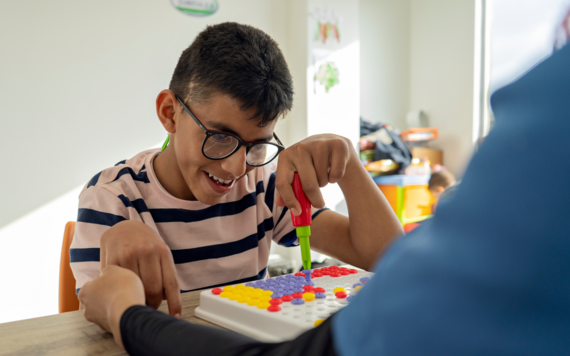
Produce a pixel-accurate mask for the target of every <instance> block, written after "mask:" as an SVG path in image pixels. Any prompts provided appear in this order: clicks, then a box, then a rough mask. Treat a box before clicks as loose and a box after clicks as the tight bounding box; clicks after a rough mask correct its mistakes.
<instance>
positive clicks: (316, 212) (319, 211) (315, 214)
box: [311, 208, 330, 220]
mask: <svg viewBox="0 0 570 356" xmlns="http://www.w3.org/2000/svg"><path fill="white" fill-rule="evenodd" d="M325 210H330V209H329V208H322V209H321V210H318V211H315V213H314V214H313V216H311V219H312V220H315V218H316V217H317V215H319V214H320V213H322V212H323V211H325Z"/></svg>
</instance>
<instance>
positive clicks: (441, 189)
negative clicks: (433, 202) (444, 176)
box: [435, 185, 445, 193]
mask: <svg viewBox="0 0 570 356" xmlns="http://www.w3.org/2000/svg"><path fill="white" fill-rule="evenodd" d="M444 190H445V188H444V187H442V186H441V185H439V186H437V187H435V191H436V192H438V193H443V191H444Z"/></svg>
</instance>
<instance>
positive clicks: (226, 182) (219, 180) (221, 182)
mask: <svg viewBox="0 0 570 356" xmlns="http://www.w3.org/2000/svg"><path fill="white" fill-rule="evenodd" d="M204 173H206V174H207V175H208V178H209V179H210V180H211V181H213V182H214V183H216V184H217V185H221V186H224V187H231V186H232V185H233V182H234V181H235V179H222V178H218V177H216V176H215V175H213V174H212V173H210V172H204Z"/></svg>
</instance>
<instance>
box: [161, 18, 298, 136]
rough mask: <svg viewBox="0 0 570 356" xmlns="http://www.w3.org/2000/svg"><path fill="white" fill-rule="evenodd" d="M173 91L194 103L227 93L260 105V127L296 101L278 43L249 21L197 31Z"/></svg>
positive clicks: (246, 105) (248, 105) (176, 71)
mask: <svg viewBox="0 0 570 356" xmlns="http://www.w3.org/2000/svg"><path fill="white" fill-rule="evenodd" d="M169 89H170V90H172V91H173V92H174V93H176V94H177V95H178V96H179V97H180V98H182V99H190V101H191V102H200V101H202V100H205V99H207V98H208V97H209V95H211V94H212V93H216V92H218V93H223V94H228V95H230V96H231V97H232V98H234V99H237V100H239V101H240V102H241V109H242V110H248V109H249V108H252V107H255V108H256V109H257V111H256V113H255V115H254V116H253V117H252V119H259V120H260V122H259V126H264V125H265V124H267V123H268V122H270V121H272V120H275V119H276V118H277V117H278V116H279V115H280V114H285V113H287V112H288V111H289V110H291V107H292V105H293V80H292V78H291V73H289V68H288V67H287V63H286V62H285V58H284V57H283V54H282V53H281V50H279V46H278V45H277V43H276V42H275V41H274V40H273V39H272V38H271V37H269V36H268V35H267V34H266V33H264V32H263V31H261V30H258V29H256V28H254V27H251V26H248V25H241V24H238V23H235V22H224V23H221V24H217V25H213V26H208V27H206V29H205V30H204V31H202V32H200V33H199V34H198V36H197V37H196V39H195V40H194V42H192V44H191V45H190V47H188V48H187V49H186V50H185V51H184V52H182V55H181V56H180V59H179V60H178V64H177V65H176V68H175V69H174V74H173V75H172V80H171V81H170V88H169Z"/></svg>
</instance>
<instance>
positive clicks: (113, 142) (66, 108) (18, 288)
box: [0, 0, 306, 322]
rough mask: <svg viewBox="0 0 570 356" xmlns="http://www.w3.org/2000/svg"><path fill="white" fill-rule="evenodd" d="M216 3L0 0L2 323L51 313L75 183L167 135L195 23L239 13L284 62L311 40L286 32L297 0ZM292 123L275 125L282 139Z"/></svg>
mask: <svg viewBox="0 0 570 356" xmlns="http://www.w3.org/2000/svg"><path fill="white" fill-rule="evenodd" d="M296 2H297V3H303V1H296ZM219 3H220V9H219V11H218V12H217V13H216V14H215V15H213V16H211V17H205V18H195V17H190V16H187V15H184V14H182V13H179V12H178V11H177V10H175V9H174V8H173V7H172V6H171V5H170V2H169V1H167V0H164V1H160V2H158V1H155V2H145V3H144V6H143V5H141V3H140V2H137V1H132V0H131V1H127V0H124V1H120V2H119V1H98V2H96V3H93V2H91V3H86V2H76V1H66V0H57V1H56V0H54V1H50V2H45V1H40V0H30V1H26V2H16V1H13V2H7V1H4V2H0V43H1V44H2V49H1V51H2V56H1V57H0V64H1V65H0V78H2V79H1V80H0V107H1V108H2V116H1V119H0V145H1V148H2V151H3V152H4V157H3V164H4V166H3V167H4V168H3V170H2V172H3V174H2V175H1V176H0V197H1V199H0V246H2V248H1V249H0V270H1V271H2V272H0V290H1V291H2V292H3V293H0V322H6V321H11V320H17V319H22V318H31V317H37V316H42V315H48V314H54V313H57V293H58V279H59V275H58V271H59V259H60V251H61V242H62V238H63V229H64V224H65V222H66V221H69V220H74V219H75V218H76V211H77V210H76V209H77V205H76V204H77V196H78V192H79V188H80V187H81V186H82V185H83V184H84V183H85V182H86V181H87V180H89V179H90V178H91V177H92V176H93V175H95V174H96V173H97V172H98V171H100V170H101V169H103V168H106V167H108V166H111V165H113V164H115V163H116V162H118V161H120V160H122V159H125V158H128V157H131V156H133V155H134V154H136V153H137V152H139V151H142V150H144V149H147V148H150V147H152V146H156V145H157V144H159V143H160V142H162V140H164V138H165V136H166V135H165V131H164V129H163V128H162V126H161V125H160V124H159V121H158V119H157V118H156V115H155V110H154V101H155V98H156V95H157V94H158V92H159V91H160V90H162V89H164V88H167V87H168V84H169V81H170V77H171V75H172V72H173V70H174V67H175V65H176V62H177V61H178V57H179V56H180V54H181V53H182V51H183V50H184V49H185V48H186V47H187V46H188V45H189V44H190V43H191V42H192V41H193V39H194V37H195V36H196V35H197V34H198V32H199V31H201V30H202V29H203V28H204V27H205V26H206V25H207V24H213V23H218V22H223V21H237V22H241V23H246V24H250V25H253V26H255V27H258V28H260V29H262V30H264V31H266V32H267V33H268V34H269V35H271V36H272V37H273V38H274V39H275V40H276V41H277V42H278V43H279V44H280V46H281V48H282V50H283V52H284V55H285V57H286V60H287V61H288V62H289V63H298V62H299V61H297V60H295V56H297V55H299V53H300V52H299V51H297V47H298V46H299V48H301V53H306V49H305V46H306V41H302V42H301V43H298V42H296V41H289V35H288V31H289V22H288V21H290V20H291V19H292V18H294V17H295V16H296V15H295V13H294V12H290V11H289V9H290V6H292V5H294V4H293V2H288V1H287V2H286V1H285V0H272V1H265V0H231V1H230V0H220V1H219ZM297 5H298V4H297ZM287 13H290V16H289V18H288V17H286V16H284V14H287ZM305 15H306V13H301V14H300V16H301V19H302V21H300V23H303V21H305V20H306V17H305ZM297 22H299V21H297ZM292 33H294V34H295V33H296V32H295V31H292ZM303 50H304V51H305V52H303ZM303 56H304V55H303ZM291 57H292V58H291ZM305 59H306V58H305V57H303V58H302V60H301V61H304V65H303V67H302V68H296V71H294V74H293V75H294V79H295V80H296V81H297V80H298V78H297V77H296V74H295V73H299V72H301V73H303V75H306V66H305V65H306V61H305ZM303 78H304V77H303ZM304 86H305V81H304V80H303V81H302V83H301V86H300V87H301V90H300V93H301V97H300V99H299V100H297V99H295V104H298V106H300V107H303V105H304V106H305V107H306V98H305V96H304V95H306V92H304V91H303V87H304ZM297 96H299V92H296V97H297ZM300 117H302V114H300ZM305 117H306V112H305ZM287 120H288V119H285V120H282V121H281V122H279V123H278V127H277V134H278V135H279V136H280V137H281V138H282V139H283V140H284V141H285V143H287V144H289V143H290V139H289V129H290V127H289V125H288V124H287V123H288V121H287ZM305 126H306V121H305ZM292 130H293V129H292ZM305 133H306V131H305ZM295 138H298V137H297V136H295ZM25 214H27V215H25ZM22 215H25V216H22ZM17 218H19V219H18V220H16V219H17ZM10 222H11V223H10ZM6 224H8V225H6ZM2 226H4V228H1V227H2Z"/></svg>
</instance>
